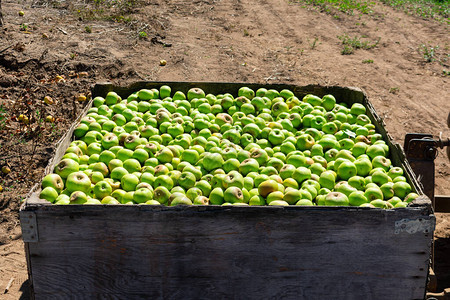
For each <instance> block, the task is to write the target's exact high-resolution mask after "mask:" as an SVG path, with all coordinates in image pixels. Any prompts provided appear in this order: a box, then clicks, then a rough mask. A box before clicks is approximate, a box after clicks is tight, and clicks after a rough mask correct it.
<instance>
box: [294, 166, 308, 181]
mask: <svg viewBox="0 0 450 300" xmlns="http://www.w3.org/2000/svg"><path fill="white" fill-rule="evenodd" d="M311 174H312V173H311V170H310V169H308V168H306V167H298V168H297V169H296V170H295V171H294V174H293V175H292V178H293V179H295V181H297V183H298V184H302V182H304V181H305V180H308V179H310V178H311Z"/></svg>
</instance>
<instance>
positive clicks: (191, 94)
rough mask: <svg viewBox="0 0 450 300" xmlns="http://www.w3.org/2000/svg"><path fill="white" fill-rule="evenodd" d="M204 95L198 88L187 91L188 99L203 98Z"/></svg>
mask: <svg viewBox="0 0 450 300" xmlns="http://www.w3.org/2000/svg"><path fill="white" fill-rule="evenodd" d="M205 96H206V95H205V92H204V91H203V90H202V89H200V88H191V89H189V90H188V92H187V99H188V100H189V101H192V100H193V99H200V98H205ZM174 97H175V96H174Z"/></svg>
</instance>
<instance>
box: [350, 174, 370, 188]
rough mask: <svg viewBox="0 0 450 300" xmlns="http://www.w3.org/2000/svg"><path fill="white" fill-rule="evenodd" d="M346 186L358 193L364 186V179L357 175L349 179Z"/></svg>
mask: <svg viewBox="0 0 450 300" xmlns="http://www.w3.org/2000/svg"><path fill="white" fill-rule="evenodd" d="M348 184H349V185H351V186H352V187H354V188H355V189H357V190H359V191H363V190H364V188H365V186H366V182H365V179H364V177H362V176H358V175H356V176H352V177H350V178H349V179H348Z"/></svg>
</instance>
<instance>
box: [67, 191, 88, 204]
mask: <svg viewBox="0 0 450 300" xmlns="http://www.w3.org/2000/svg"><path fill="white" fill-rule="evenodd" d="M87 201H88V196H87V195H86V193H85V192H82V191H75V192H73V193H72V194H70V204H84V203H86V202H87Z"/></svg>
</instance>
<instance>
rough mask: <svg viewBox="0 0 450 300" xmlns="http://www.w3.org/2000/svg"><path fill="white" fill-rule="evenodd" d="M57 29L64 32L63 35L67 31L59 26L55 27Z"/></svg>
mask: <svg viewBox="0 0 450 300" xmlns="http://www.w3.org/2000/svg"><path fill="white" fill-rule="evenodd" d="M56 28H57V29H58V30H59V31H61V32H62V33H64V34H65V35H67V31H65V30H64V29H62V28H60V27H56Z"/></svg>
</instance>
